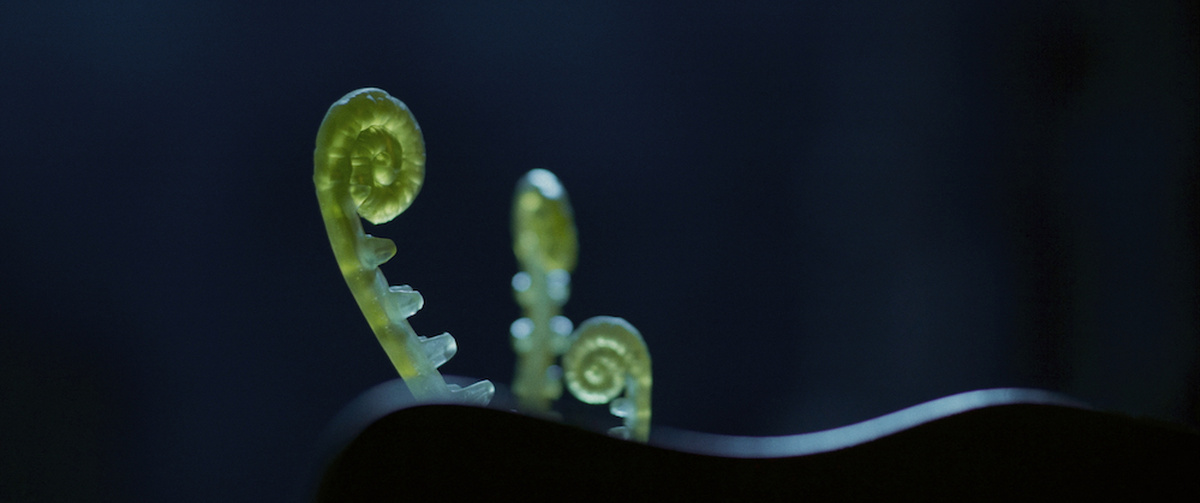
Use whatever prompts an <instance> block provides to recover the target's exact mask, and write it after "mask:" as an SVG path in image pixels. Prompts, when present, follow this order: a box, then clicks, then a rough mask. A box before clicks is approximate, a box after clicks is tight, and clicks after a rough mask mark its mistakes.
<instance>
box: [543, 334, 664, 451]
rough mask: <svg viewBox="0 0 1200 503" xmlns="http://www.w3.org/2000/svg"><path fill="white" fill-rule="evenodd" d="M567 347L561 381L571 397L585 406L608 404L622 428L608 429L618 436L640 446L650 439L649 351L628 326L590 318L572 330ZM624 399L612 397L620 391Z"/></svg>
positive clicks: (650, 381) (640, 335)
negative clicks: (623, 423) (622, 420)
mask: <svg viewBox="0 0 1200 503" xmlns="http://www.w3.org/2000/svg"><path fill="white" fill-rule="evenodd" d="M571 338H572V339H573V342H572V344H571V347H570V348H569V349H568V350H567V352H566V354H564V355H563V358H562V363H563V380H565V381H566V383H567V389H568V390H570V391H571V395H573V396H574V397H575V398H577V399H579V401H581V402H584V403H590V404H604V403H607V404H609V410H610V411H611V412H612V413H613V415H615V416H618V417H622V418H625V425H624V426H621V427H617V428H613V429H612V430H610V433H612V434H614V435H615V436H619V437H622V438H627V439H632V440H637V441H639V442H645V441H647V440H648V439H649V438H650V388H651V384H652V383H653V379H651V368H650V351H649V349H647V348H646V341H645V340H643V339H642V334H641V333H639V332H638V330H637V329H636V328H634V327H633V325H630V324H629V322H627V321H625V320H623V319H621V318H616V317H613V316H596V317H594V318H590V319H588V320H587V321H584V322H583V323H581V324H580V325H579V328H577V329H576V330H575V333H574V334H572V336H571ZM622 390H624V391H625V396H624V397H621V398H618V396H620V394H621V391H622Z"/></svg>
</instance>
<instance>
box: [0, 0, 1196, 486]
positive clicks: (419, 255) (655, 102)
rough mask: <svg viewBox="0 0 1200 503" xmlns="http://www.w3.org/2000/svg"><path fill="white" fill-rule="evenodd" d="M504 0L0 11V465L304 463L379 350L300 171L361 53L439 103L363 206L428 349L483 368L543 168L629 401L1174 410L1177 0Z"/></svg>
mask: <svg viewBox="0 0 1200 503" xmlns="http://www.w3.org/2000/svg"><path fill="white" fill-rule="evenodd" d="M498 3H500V2H473V3H455V2H449V3H441V2H438V3H436V5H434V4H435V2H421V3H416V2H413V3H411V4H410V3H402V2H388V3H378V4H375V3H358V2H341V3H340V4H341V5H340V6H334V5H332V4H331V5H323V6H322V5H315V4H311V3H294V2H280V3H278V4H277V5H269V4H268V3H258V4H257V5H255V6H236V5H220V4H217V3H213V2H149V1H145V2H113V3H98V2H37V3H34V2H26V3H25V4H26V5H10V4H7V3H6V4H5V5H3V6H0V142H2V143H0V145H2V147H3V150H2V154H0V166H2V167H3V173H4V177H3V183H0V236H3V238H0V239H3V243H4V244H3V246H0V253H2V255H0V284H3V292H4V298H3V306H2V308H0V331H2V337H3V343H4V348H3V349H2V350H0V376H2V377H0V391H2V392H3V395H0V400H2V401H0V446H3V447H0V460H2V462H3V464H2V465H0V499H3V500H5V501H24V500H32V499H39V500H41V499H43V498H46V499H64V500H94V499H98V498H105V497H109V498H113V499H116V500H126V501H217V500H219V501H269V500H278V499H295V498H300V497H302V496H303V495H304V492H303V491H304V488H305V485H306V484H307V483H308V482H309V481H310V480H309V479H310V478H311V477H312V471H311V470H313V463H314V461H313V456H314V449H315V444H316V441H317V438H318V436H319V434H320V432H321V430H322V428H323V427H325V425H326V424H328V422H329V420H330V419H331V418H332V417H333V415H334V414H336V413H337V411H338V410H340V408H341V407H342V406H343V405H345V404H346V403H347V402H348V401H350V400H351V399H353V398H354V397H355V396H356V395H357V394H358V393H360V392H362V391H364V390H365V389H367V388H368V387H370V386H372V385H374V384H376V383H379V382H382V381H384V380H387V379H390V378H392V377H394V375H395V374H394V370H393V369H392V368H391V366H390V364H389V363H388V361H387V359H386V357H385V355H384V354H383V352H382V351H381V350H380V349H379V347H378V344H377V343H376V342H375V340H374V337H373V336H372V335H371V333H370V330H369V329H368V327H367V325H366V323H365V322H364V321H363V319H362V317H361V315H360V314H359V313H358V311H357V308H356V307H355V305H354V302H353V300H352V298H351V296H350V294H349V292H348V290H347V289H346V287H345V284H344V283H343V281H342V278H341V276H340V275H339V273H338V270H337V267H336V265H335V262H334V260H333V256H332V253H331V252H330V249H329V245H328V243H327V241H326V237H325V233H324V228H323V226H322V223H321V219H320V215H319V212H318V210H317V203H316V198H315V196H314V193H313V187H312V182H311V176H312V175H311V173H312V149H313V139H314V137H315V134H316V130H317V126H318V125H319V123H320V121H321V118H322V117H323V115H324V113H325V111H326V109H327V108H328V106H329V105H330V104H331V103H332V102H333V101H334V100H336V99H337V98H339V97H340V96H342V95H343V94H344V93H346V92H348V91H350V90H353V89H356V88H359V87H364V86H378V87H382V88H384V89H386V90H388V91H389V92H391V93H392V94H393V95H395V96H397V97H399V98H400V99H402V100H404V101H405V102H407V103H408V105H409V106H410V107H411V108H412V110H413V111H414V112H415V114H416V117H417V119H418V121H419V122H420V124H421V126H422V127H423V129H424V132H425V137H426V143H427V148H428V154H429V160H428V172H427V177H426V185H425V188H424V189H423V191H422V193H421V195H420V197H419V198H418V199H417V201H416V202H415V204H414V206H413V207H412V208H411V209H410V210H409V211H408V212H406V213H405V214H404V215H403V216H401V217H400V218H399V219H398V220H396V221H394V222H392V223H390V224H387V225H386V226H383V227H382V228H380V229H377V230H374V231H370V230H369V232H375V233H376V234H379V235H382V236H385V237H389V238H392V239H394V240H396V242H397V243H398V245H399V247H400V249H399V253H398V255H397V257H396V259H394V260H393V261H392V262H391V263H389V264H388V265H386V266H385V267H384V270H385V272H386V273H387V274H388V278H389V280H391V282H392V283H396V284H399V283H407V284H411V285H413V286H414V287H415V288H417V289H418V290H420V291H421V292H422V294H424V297H425V300H426V307H425V309H424V310H422V311H421V312H420V313H418V314H417V315H416V316H415V317H414V318H412V320H411V322H412V324H413V326H414V327H415V328H416V330H417V332H418V333H420V334H422V335H436V334H437V333H441V332H442V331H449V332H451V333H453V334H454V335H455V336H456V338H457V339H458V342H459V348H460V351H459V355H458V356H456V357H455V358H454V359H453V360H451V361H450V362H449V363H448V364H447V365H446V366H445V367H443V371H444V372H446V373H451V374H460V375H470V376H476V377H484V378H490V379H492V380H494V381H497V382H508V381H509V379H510V378H511V373H512V366H513V355H512V353H511V350H510V349H509V345H508V339H507V328H508V325H509V323H510V322H511V321H512V320H513V319H514V318H515V317H516V316H518V315H519V311H518V309H517V307H516V306H515V304H514V303H513V302H512V298H511V293H510V289H509V278H510V277H511V275H512V274H513V273H514V272H515V270H516V269H515V267H516V266H515V261H514V259H513V258H512V255H511V251H510V250H511V248H510V243H509V231H508V208H509V204H510V198H511V193H512V188H513V186H514V184H515V182H516V180H517V178H518V177H520V176H521V175H522V174H523V173H524V172H525V171H527V170H529V169H532V168H548V169H551V170H553V171H555V172H556V173H557V174H558V175H559V177H560V178H561V180H562V181H563V182H564V183H565V184H566V186H567V188H568V191H569V192H570V195H571V198H572V201H573V203H574V206H575V210H576V219H577V224H578V227H579V233H580V241H581V256H580V265H579V269H578V272H577V274H576V275H575V277H574V280H575V283H574V285H575V288H574V296H573V298H572V299H571V301H570V303H569V304H568V305H567V307H566V314H568V315H569V316H570V317H571V318H572V319H574V320H575V321H576V323H578V322H581V321H582V320H583V319H585V318H587V317H589V316H592V315H599V314H609V315H617V316H622V317H624V318H626V319H628V320H629V321H630V322H632V323H633V324H634V325H636V326H637V327H638V328H639V329H641V331H642V333H643V334H644V335H645V338H646V340H647V342H648V344H649V346H650V348H651V351H652V355H653V356H654V365H655V367H654V372H655V389H654V397H655V408H654V420H655V423H656V424H664V425H671V426H676V427H682V428H688V429H695V430H703V431H711V432H718V433H731V434H754V435H766V434H785V433H798V432H803V431H813V430H819V429H825V428H831V427H835V426H840V425H844V424H847V423H851V422H855V421H859V420H863V419H867V418H870V417H874V416H876V415H879V414H883V413H886V412H890V411H893V410H896V409H899V408H902V407H905V406H908V405H912V404H915V403H918V402H922V401H925V400H929V399H932V398H936V397H939V396H943V395H947V394H951V393H955V392H959V391H966V390H971V389H978V388H985V387H995V386H1032V387H1041V388H1047V389H1053V390H1060V391H1064V392H1066V393H1069V394H1071V395H1074V396H1076V397H1079V398H1081V399H1084V400H1086V401H1088V402H1090V403H1092V404H1094V405H1096V406H1097V407H1099V408H1102V409H1106V410H1116V411H1123V412H1126V413H1129V414H1133V415H1146V416H1151V417H1156V418H1161V419H1165V420H1169V421H1175V422H1182V423H1189V424H1192V425H1196V424H1197V423H1200V409H1198V405H1197V404H1198V400H1197V398H1198V395H1200V365H1198V362H1200V340H1198V337H1197V328H1198V318H1197V316H1198V310H1197V267H1196V266H1197V261H1196V258H1197V237H1198V231H1200V229H1198V227H1197V213H1198V211H1197V190H1198V185H1197V179H1198V178H1197V172H1196V169H1195V165H1196V162H1197V133H1196V132H1197V126H1198V124H1197V122H1198V121H1197V118H1198V116H1197V112H1198V108H1197V94H1196V89H1197V84H1198V82H1197V51H1196V35H1195V24H1194V20H1195V15H1196V11H1195V8H1194V3H1192V2H1178V3H1170V2H1162V3H1154V5H1151V3H1142V2H1134V1H1132V0H1130V1H1123V2H1122V1H1114V2H1103V3H1096V4H1092V3H1085V2H1055V3H1048V2H1039V1H1033V0H1030V1H1024V2H993V3H995V4H998V5H991V6H984V5H970V6H967V5H962V4H964V2H954V1H948V0H947V1H930V2H907V3H904V4H905V5H898V4H900V3H901V2H888V1H861V2H841V1H819V2H803V3H802V2H736V3H734V2H731V3H729V4H728V5H720V4H709V3H697V2H655V3H654V4H653V6H646V5H640V4H642V3H643V2H620V3H614V2H600V3H580V5H574V3H572V5H566V4H565V3H564V2H517V3H514V4H516V5H507V6H497V5H494V4H498ZM634 5H640V6H634ZM474 469H487V467H429V472H428V473H427V474H426V475H428V476H430V477H444V476H449V475H450V474H462V473H464V471H466V470H474Z"/></svg>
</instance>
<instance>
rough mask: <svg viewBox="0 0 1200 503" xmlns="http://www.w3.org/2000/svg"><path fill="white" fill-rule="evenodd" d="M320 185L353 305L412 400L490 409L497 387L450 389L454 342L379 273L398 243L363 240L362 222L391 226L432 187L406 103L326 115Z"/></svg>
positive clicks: (371, 96) (345, 102)
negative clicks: (443, 369) (424, 326)
mask: <svg viewBox="0 0 1200 503" xmlns="http://www.w3.org/2000/svg"><path fill="white" fill-rule="evenodd" d="M313 165H314V171H313V183H314V184H315V185H316V191H317V201H318V202H319V203H320V207H321V216H322V218H323V219H324V221H325V230H326V232H327V233H328V234H329V243H330V245H332V247H333V255H334V257H335V258H336V259H337V263H338V266H339V268H340V269H341V271H342V276H343V277H344V278H345V279H346V284H347V285H348V286H349V287H350V292H351V293H353V294H354V300H355V301H356V302H357V303H358V307H359V309H361V310H362V313H363V316H364V317H366V319H367V323H368V324H369V325H370V326H371V330H373V331H374V332H375V337H376V338H377V339H378V340H379V343H380V344H381V345H382V346H383V350H384V352H386V353H387V355H388V358H389V359H391V361H392V365H394V366H395V367H396V370H397V371H398V372H399V373H400V377H402V378H403V379H404V383H405V384H406V385H407V386H408V388H409V390H411V391H412V394H413V396H414V397H415V398H416V399H417V400H420V401H425V402H459V403H474V404H479V405H484V404H486V403H487V402H488V401H490V400H491V396H492V394H493V393H494V389H495V388H494V386H492V383H491V382H489V381H480V382H477V383H475V384H472V385H470V386H468V387H466V388H459V387H458V386H454V385H447V384H446V381H445V379H443V378H442V375H441V374H440V373H438V371H437V368H438V367H439V366H441V365H442V364H443V363H445V362H446V361H447V360H449V359H450V358H451V357H452V356H454V353H455V351H457V345H456V344H455V342H454V338H453V337H451V336H450V334H442V335H439V336H436V337H428V338H427V337H421V336H418V335H417V334H416V333H414V332H413V329H412V327H411V326H410V325H409V323H408V317H410V316H412V315H413V314H416V312H417V311H418V310H420V309H421V307H422V306H423V305H424V299H423V298H422V297H421V294H420V293H418V292H417V291H416V290H413V289H412V288H411V287H409V286H407V285H402V286H389V285H388V282H387V278H385V277H384V275H383V271H381V270H379V266H380V265H382V264H383V263H385V262H387V261H388V260H390V259H391V258H392V257H393V256H394V255H396V252H397V248H396V244H395V242H393V241H392V240H390V239H385V238H377V237H374V236H370V235H368V234H366V233H364V232H363V227H362V222H361V221H360V220H359V217H361V218H364V219H366V220H368V221H370V222H371V223H373V224H382V223H385V222H388V221H390V220H392V219H393V218H395V217H396V216H398V215H399V214H400V213H402V212H404V210H405V209H407V208H408V207H409V205H411V204H412V202H413V200H414V199H416V197H417V193H418V192H420V190H421V184H422V182H423V181H424V180H425V140H424V139H423V137H422V136H421V128H420V126H418V125H417V121H416V119H414V118H413V116H412V113H411V112H409V110H408V107H407V106H405V105H404V103H402V102H401V101H400V100H398V99H396V98H393V97H392V96H391V95H389V94H388V93H387V92H385V91H383V90H382V89H376V88H364V89H359V90H356V91H352V92H350V93H349V94H346V95H345V96H343V97H342V99H340V100H338V101H336V102H335V103H334V104H333V105H332V106H331V107H329V111H328V112H327V113H326V114H325V119H324V120H322V121H321V127H320V129H319V130H318V132H317V145H316V150H315V152H314V153H313Z"/></svg>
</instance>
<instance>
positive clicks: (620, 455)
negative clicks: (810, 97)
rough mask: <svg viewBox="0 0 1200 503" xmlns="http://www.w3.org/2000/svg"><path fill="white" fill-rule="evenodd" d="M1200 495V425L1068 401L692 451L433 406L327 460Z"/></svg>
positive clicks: (518, 485) (670, 495) (653, 496)
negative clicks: (803, 444) (809, 446)
mask: <svg viewBox="0 0 1200 503" xmlns="http://www.w3.org/2000/svg"><path fill="white" fill-rule="evenodd" d="M1018 498H1020V499H1035V500H1044V499H1055V500H1061V499H1064V498H1066V499H1067V500H1069V501H1080V500H1085V499H1101V500H1110V501H1111V500H1114V498H1121V499H1125V498H1130V499H1132V498H1136V500H1139V501H1189V502H1196V501H1200V434H1197V433H1196V432H1195V431H1192V430H1189V429H1185V428H1182V427H1177V426H1175V425H1172V424H1167V423H1160V422H1156V421H1150V420H1143V419H1134V418H1130V417H1128V416H1123V415H1119V414H1112V413H1105V412H1097V411H1092V410H1086V409H1077V408H1072V407H1062V406H1054V405H1028V404H1020V405H1002V406H994V407H985V408H980V409H976V410H970V411H967V412H963V413H960V414H956V415H952V416H949V417H944V418H941V419H937V420H934V421H932V422H928V423H925V424H920V425H917V426H915V427H912V428H909V429H906V430H903V431H900V432H897V433H894V434H891V435H887V436H884V437H882V438H879V439H876V440H873V441H869V442H866V443H862V444H859V445H855V446H852V447H849V448H845V449H841V450H837V451H832V452H824V453H819V454H810V455H805V456H794V457H782V458H767V459H761V458H760V459H747V458H732V457H721V456H707V455H698V454H688V453H683V452H679V451H676V450H671V449H666V448H662V447H656V446H653V445H642V444H637V443H632V442H626V441H620V440H616V439H612V438H608V437H606V436H604V435H601V434H597V433H592V432H589V431H585V430H582V429H578V428H575V427H572V426H568V425H563V424H559V423H555V422H551V421H546V420H542V419H536V418H531V417H526V416H522V415H518V414H515V413H510V412H505V411H501V410H494V409H484V408H475V407H465V406H454V405H424V406H416V407H411V408H405V409H401V410H398V411H395V412H392V413H390V414H387V415H385V416H383V417H382V418H381V419H378V420H376V421H374V422H373V423H371V424H370V425H369V426H367V427H366V428H365V429H364V430H362V431H361V433H359V434H358V436H357V437H355V438H354V439H353V440H351V441H350V442H349V444H348V445H346V446H345V448H344V449H343V450H342V451H341V452H340V454H338V455H337V456H335V457H334V458H333V459H332V460H331V461H330V463H329V464H328V465H327V467H326V469H325V471H324V473H323V475H322V477H321V480H320V482H319V485H318V487H317V490H316V494H315V499H316V501H320V502H327V501H478V500H482V499H488V500H499V501H561V502H574V501H697V500H699V501H764V500H767V501H774V500H783V501H847V500H860V501H862V500H873V501H896V500H922V501H929V500H942V501H946V500H952V501H962V500H969V501H980V500H999V501H1014V500H1016V499H1018Z"/></svg>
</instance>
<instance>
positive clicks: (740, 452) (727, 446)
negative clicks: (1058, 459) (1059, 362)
mask: <svg viewBox="0 0 1200 503" xmlns="http://www.w3.org/2000/svg"><path fill="white" fill-rule="evenodd" d="M1019 404H1026V405H1056V406H1060V407H1071V408H1081V409H1087V408H1089V407H1088V406H1087V405H1086V404H1084V403H1083V402H1081V401H1078V400H1075V399H1073V398H1071V397H1069V396H1067V395H1063V394H1061V393H1054V392H1051V391H1045V390H1039V389H1028V388H994V389H984V390H976V391H967V392H964V393H958V394H954V395H950V396H946V397H942V398H938V399H936V400H931V401H928V402H925V403H921V404H918V405H914V406H912V407H908V408H905V409H901V410H898V411H896V412H892V413H890V414H884V415H882V416H879V417H876V418H873V419H868V420H866V421H862V422H859V423H854V424H851V425H847V426H842V427H839V428H833V429H830V430H824V431H818V432H813V433H801V434H797V435H782V436H773V437H750V436H735V435H718V434H713V433H700V432H694V431H686V430H679V429H674V428H669V427H656V428H654V431H653V433H652V435H651V438H650V443H651V445H655V446H658V447H662V448H666V449H674V450H677V451H681V452H688V453H692V454H704V455H708V456H725V457H734V458H783V457H792V456H805V455H809V454H817V453H821V452H830V451H836V450H840V449H846V448H849V447H853V446H855V445H859V444H864V443H867V442H870V441H872V440H877V439H879V438H882V437H885V436H888V435H892V434H895V433H898V432H901V431H904V430H907V429H910V428H913V427H915V426H919V425H922V424H925V423H929V422H933V421H936V420H938V419H942V418H945V417H950V416H953V415H956V414H962V413H964V412H967V411H971V410H976V409H982V408H986V407H997V406H1002V405H1019Z"/></svg>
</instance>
